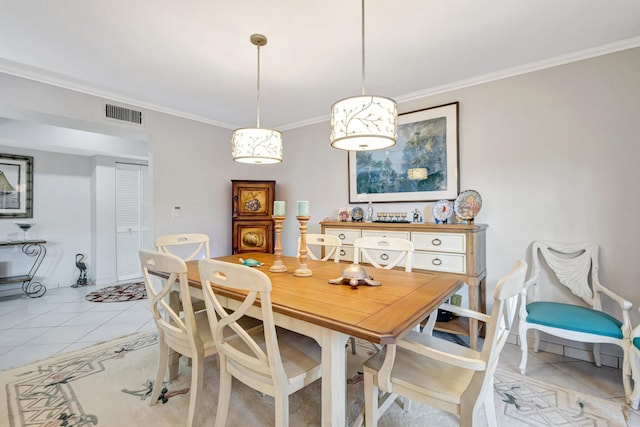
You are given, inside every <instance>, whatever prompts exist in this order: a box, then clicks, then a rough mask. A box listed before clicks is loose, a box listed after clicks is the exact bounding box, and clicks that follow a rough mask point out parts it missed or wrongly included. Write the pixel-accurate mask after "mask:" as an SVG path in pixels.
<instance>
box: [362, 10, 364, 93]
mask: <svg viewBox="0 0 640 427" xmlns="http://www.w3.org/2000/svg"><path fill="white" fill-rule="evenodd" d="M362 94H363V95H364V0H362Z"/></svg>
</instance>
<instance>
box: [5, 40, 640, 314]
mask: <svg viewBox="0 0 640 427" xmlns="http://www.w3.org/2000/svg"><path fill="white" fill-rule="evenodd" d="M638 70H640V49H637V48H636V49H632V50H628V51H623V52H619V53H615V54H610V55H605V56H601V57H598V58H594V59H589V60H585V61H580V62H576V63H573V64H568V65H564V66H559V67H555V68H551V69H547V70H543V71H538V72H534V73H530V74H525V75H521V76H517V77H512V78H508V79H504V80H499V81H495V82H492V83H487V84H482V85H478V86H474V87H469V88H465V89H461V90H458V91H453V92H449V93H446V94H440V95H437V96H432V97H427V98H424V99H419V100H413V101H411V102H404V103H402V104H401V105H400V108H401V111H402V112H408V111H412V110H416V109H420V108H425V107H430V106H437V105H442V104H445V103H449V102H454V101H457V102H459V103H460V147H459V150H460V152H459V154H460V183H461V190H464V189H469V188H473V189H475V190H477V191H479V192H480V194H481V195H482V197H483V202H484V205H483V208H482V211H481V212H480V214H479V217H478V218H477V221H478V222H482V223H487V224H488V225H489V227H490V228H489V230H488V235H487V262H488V265H487V269H488V284H489V292H490V291H491V290H492V289H493V287H494V286H495V283H496V282H497V280H498V278H499V277H500V276H501V275H502V274H503V273H505V272H506V271H507V270H508V269H509V268H510V266H511V264H512V263H513V261H514V260H515V259H517V258H523V257H527V255H528V246H529V244H530V242H531V241H532V240H534V239H555V240H562V241H583V240H593V241H597V242H599V243H600V244H601V248H602V251H601V263H602V266H601V270H602V278H603V281H604V282H605V283H606V284H608V285H609V286H610V287H611V288H612V289H614V290H616V291H617V292H619V293H621V294H622V295H623V296H625V297H626V298H628V299H630V300H631V301H632V302H633V303H634V304H635V305H640V288H639V287H638V286H636V277H637V272H638V269H637V266H636V261H635V259H636V258H637V256H636V255H635V251H634V245H635V243H636V242H635V239H636V238H637V236H640V233H639V230H638V227H639V226H638V221H637V219H636V218H635V213H636V212H640V201H639V199H638V197H636V188H637V186H636V176H637V169H638V167H637V166H636V163H637V160H636V159H637V158H638V157H639V156H638V154H640V153H639V151H640V148H638V135H639V134H640V128H639V127H640V125H639V124H638V122H639V119H638V118H639V117H640V101H639V100H640V77H639V75H640V73H638ZM0 89H2V93H3V97H2V99H0V113H2V112H7V111H13V110H16V111H20V112H24V111H29V112H33V111H35V112H39V113H46V114H52V115H56V116H61V117H65V118H74V117H75V118H77V119H81V120H83V121H86V122H88V123H94V125H95V126H96V128H101V129H102V128H103V127H104V122H103V121H101V119H100V118H99V117H100V115H99V113H97V112H95V109H96V108H97V109H99V108H100V104H101V100H100V99H99V98H96V97H92V96H90V95H85V94H77V93H73V92H70V91H68V90H65V89H60V88H51V87H48V86H46V85H42V84H39V83H34V82H29V81H25V80H22V79H19V78H15V77H11V76H6V75H0ZM5 89H6V90H5ZM328 110H329V106H327V114H328ZM146 117H147V122H146V125H145V128H144V129H135V131H136V132H138V133H143V134H144V135H146V137H147V138H148V141H149V144H150V158H149V161H150V166H151V169H152V171H153V177H154V178H153V186H154V196H153V197H154V227H155V234H156V235H158V234H165V233H169V232H180V231H204V232H206V233H208V234H210V235H211V237H212V240H213V242H214V243H213V253H214V254H215V255H220V254H223V253H226V252H227V251H228V250H229V248H230V235H231V233H230V225H231V202H230V196H229V193H230V182H229V181H230V180H231V179H275V180H276V181H277V187H276V192H277V198H278V199H283V200H286V201H287V202H288V203H287V205H288V207H289V208H288V211H289V218H288V219H287V220H286V222H285V231H284V233H285V234H284V252H285V254H288V255H292V254H294V252H295V239H296V238H297V235H298V234H297V233H298V231H297V224H296V223H295V220H294V218H293V212H294V211H293V209H294V205H295V201H296V200H309V201H310V206H311V216H312V220H311V221H312V223H311V224H310V231H318V230H319V227H318V226H317V222H318V221H320V220H322V218H324V217H327V216H335V215H336V213H337V208H338V207H340V206H344V205H348V188H347V154H346V153H345V152H341V151H338V150H334V149H331V148H330V146H329V142H328V138H329V125H328V123H327V122H324V123H319V124H316V125H311V126H307V127H303V128H298V129H293V130H288V131H285V144H286V145H285V160H284V163H282V164H281V165H271V166H250V165H241V164H237V163H234V162H233V161H231V159H230V143H229V140H230V135H231V131H230V130H228V129H220V128H217V127H214V126H209V125H205V124H202V123H195V122H192V121H190V120H186V119H181V118H177V117H171V116H168V115H165V114H162V113H155V112H152V111H149V112H146ZM109 125H111V124H110V123H109ZM119 128H120V130H121V131H122V132H120V133H126V132H125V131H129V129H128V128H126V127H125V126H120V127H119ZM0 144H2V140H1V139H0ZM9 149H10V147H9V148H7V147H6V146H4V147H3V146H2V145H0V151H3V152H4V151H7V150H9ZM176 204H177V205H180V206H181V207H182V212H183V216H182V219H181V220H179V221H177V220H173V219H172V218H171V208H172V206H174V205H176ZM415 207H419V208H421V209H422V210H423V212H425V219H426V220H431V216H430V209H431V204H430V203H407V204H384V205H382V204H377V205H375V208H376V210H382V209H385V210H392V209H393V210H396V208H397V209H398V210H413V208H415ZM38 214H39V215H40V214H42V213H38ZM5 223H8V221H7V220H0V228H1V227H3V226H4V224H5ZM7 227H8V228H11V227H14V226H13V225H12V224H11V225H7ZM1 231H2V230H0V232H1ZM41 231H42V232H45V230H41ZM86 232H87V233H90V230H87V231H86ZM634 321H636V323H637V321H638V316H637V315H635V314H634Z"/></svg>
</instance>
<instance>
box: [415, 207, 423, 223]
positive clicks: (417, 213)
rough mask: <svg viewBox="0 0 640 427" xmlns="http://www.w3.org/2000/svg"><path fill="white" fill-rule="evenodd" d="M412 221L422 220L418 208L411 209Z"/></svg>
mask: <svg viewBox="0 0 640 427" xmlns="http://www.w3.org/2000/svg"><path fill="white" fill-rule="evenodd" d="M413 222H422V214H421V213H420V211H419V210H418V208H415V209H414V210H413Z"/></svg>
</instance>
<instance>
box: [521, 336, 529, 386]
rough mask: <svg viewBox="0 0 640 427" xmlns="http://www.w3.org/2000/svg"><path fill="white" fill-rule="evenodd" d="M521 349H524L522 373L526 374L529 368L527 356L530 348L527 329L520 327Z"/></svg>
mask: <svg viewBox="0 0 640 427" xmlns="http://www.w3.org/2000/svg"><path fill="white" fill-rule="evenodd" d="M519 335H520V350H521V351H522V357H521V358H520V367H519V368H520V373H521V374H522V375H524V373H525V371H526V370H527V357H528V355H529V348H528V343H527V330H526V329H525V328H520V332H519Z"/></svg>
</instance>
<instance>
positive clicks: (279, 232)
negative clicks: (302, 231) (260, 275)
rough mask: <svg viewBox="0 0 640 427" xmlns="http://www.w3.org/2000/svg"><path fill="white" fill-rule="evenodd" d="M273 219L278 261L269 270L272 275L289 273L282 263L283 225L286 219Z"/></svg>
mask: <svg viewBox="0 0 640 427" xmlns="http://www.w3.org/2000/svg"><path fill="white" fill-rule="evenodd" d="M272 218H273V221H274V222H275V225H276V244H275V248H274V253H275V255H276V260H275V262H274V263H273V265H272V266H271V267H270V268H269V271H271V272H272V273H284V272H285V271H287V266H286V265H284V264H283V263H282V223H283V222H284V218H285V217H284V216H276V215H273V216H272Z"/></svg>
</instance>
